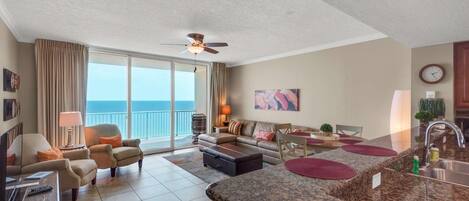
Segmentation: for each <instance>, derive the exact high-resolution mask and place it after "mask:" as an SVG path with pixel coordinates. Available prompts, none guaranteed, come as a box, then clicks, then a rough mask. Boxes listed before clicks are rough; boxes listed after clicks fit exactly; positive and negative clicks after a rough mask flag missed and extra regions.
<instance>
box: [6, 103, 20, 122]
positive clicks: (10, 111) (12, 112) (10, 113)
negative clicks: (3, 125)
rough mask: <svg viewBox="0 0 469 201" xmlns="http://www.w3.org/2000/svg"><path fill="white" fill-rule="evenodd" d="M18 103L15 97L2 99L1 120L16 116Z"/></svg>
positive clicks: (18, 110) (18, 111) (18, 107)
mask: <svg viewBox="0 0 469 201" xmlns="http://www.w3.org/2000/svg"><path fill="white" fill-rule="evenodd" d="M19 113H20V105H19V103H18V102H17V101H16V99H3V121H8V120H10V119H13V118H15V117H17V116H18V114H19Z"/></svg>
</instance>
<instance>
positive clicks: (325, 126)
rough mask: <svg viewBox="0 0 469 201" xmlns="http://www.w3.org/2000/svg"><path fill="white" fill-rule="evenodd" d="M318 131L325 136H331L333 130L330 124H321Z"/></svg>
mask: <svg viewBox="0 0 469 201" xmlns="http://www.w3.org/2000/svg"><path fill="white" fill-rule="evenodd" d="M319 130H321V131H322V132H323V133H325V134H326V135H332V132H333V128H332V126H331V125H330V124H322V125H321V128H319Z"/></svg>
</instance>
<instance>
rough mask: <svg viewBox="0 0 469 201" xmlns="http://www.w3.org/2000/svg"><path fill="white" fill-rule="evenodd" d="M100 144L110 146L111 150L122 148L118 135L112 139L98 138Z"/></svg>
mask: <svg viewBox="0 0 469 201" xmlns="http://www.w3.org/2000/svg"><path fill="white" fill-rule="evenodd" d="M99 143H100V144H110V145H111V146H112V148H116V147H122V137H121V136H120V135H116V136H112V137H99Z"/></svg>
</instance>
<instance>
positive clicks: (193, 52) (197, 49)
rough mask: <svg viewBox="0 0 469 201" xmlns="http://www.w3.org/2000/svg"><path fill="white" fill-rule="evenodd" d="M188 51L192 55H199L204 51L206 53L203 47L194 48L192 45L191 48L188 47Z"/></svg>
mask: <svg viewBox="0 0 469 201" xmlns="http://www.w3.org/2000/svg"><path fill="white" fill-rule="evenodd" d="M187 50H188V51H189V52H190V53H192V54H199V53H201V52H202V51H204V47H202V46H192V45H191V46H189V47H187Z"/></svg>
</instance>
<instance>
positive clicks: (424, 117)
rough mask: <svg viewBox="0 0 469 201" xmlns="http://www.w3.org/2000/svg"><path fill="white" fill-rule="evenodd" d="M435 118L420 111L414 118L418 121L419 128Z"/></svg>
mask: <svg viewBox="0 0 469 201" xmlns="http://www.w3.org/2000/svg"><path fill="white" fill-rule="evenodd" d="M434 117H435V116H434V115H433V114H432V113H431V112H427V111H420V112H417V113H416V114H415V118H416V119H418V120H419V121H420V126H421V127H425V126H427V125H428V122H430V121H431V120H433V118H434Z"/></svg>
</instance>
